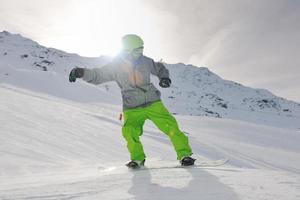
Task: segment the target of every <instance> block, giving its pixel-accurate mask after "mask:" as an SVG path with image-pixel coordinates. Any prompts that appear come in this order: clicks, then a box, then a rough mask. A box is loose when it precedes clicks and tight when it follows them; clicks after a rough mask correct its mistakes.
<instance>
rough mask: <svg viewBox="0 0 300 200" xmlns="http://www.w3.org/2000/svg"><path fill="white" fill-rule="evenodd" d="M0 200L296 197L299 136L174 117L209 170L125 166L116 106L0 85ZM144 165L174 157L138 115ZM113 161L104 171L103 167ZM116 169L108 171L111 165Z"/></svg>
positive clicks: (238, 124)
mask: <svg viewBox="0 0 300 200" xmlns="http://www.w3.org/2000/svg"><path fill="white" fill-rule="evenodd" d="M0 92H1V98H0V111H1V112H0V113H1V118H0V124H1V134H0V141H1V145H0V156H1V159H0V171H1V174H0V180H1V181H0V199H186V198H190V199H199V198H201V199H208V200H211V199H230V200H233V199H270V200H271V199H295V200H296V199H298V198H299V195H300V191H299V187H300V176H299V173H300V148H299V145H298V142H299V139H300V135H299V132H297V131H295V130H288V129H281V128H276V127H269V126H264V125H257V124H252V123H246V122H243V121H237V120H230V119H218V118H206V117H199V116H177V119H178V121H179V124H180V125H181V129H182V130H184V131H185V132H187V133H188V135H189V138H190V141H191V145H192V147H193V150H194V155H195V157H196V158H197V159H198V161H201V160H215V159H220V158H229V159H230V162H229V164H227V165H225V166H221V167H216V168H212V169H209V168H208V169H205V168H204V169H196V168H195V169H193V168H189V169H181V168H174V169H158V170H142V171H136V172H135V171H128V170H127V169H126V168H125V167H122V166H123V165H124V163H126V161H128V159H129V158H128V154H127V151H126V145H125V143H124V140H123V138H122V136H121V133H120V129H121V122H120V121H118V119H117V114H116V113H117V111H118V109H119V108H118V106H114V105H108V104H104V105H102V104H87V103H82V102H73V101H70V100H66V99H62V98H57V97H53V96H50V95H45V94H41V93H36V92H33V91H28V90H24V89H20V88H17V87H14V86H11V85H6V84H1V86H0ZM142 141H143V143H144V146H145V151H146V153H147V156H148V159H147V165H149V166H153V165H156V166H157V165H158V166H159V165H164V164H171V165H174V164H176V163H177V161H176V155H175V153H174V151H173V149H172V147H171V145H170V142H169V140H168V138H167V137H166V136H165V135H163V134H162V133H160V132H159V131H158V130H157V129H156V128H155V127H154V125H153V124H152V123H149V122H147V124H146V127H145V133H144V135H143V137H142ZM110 167H112V168H110ZM114 167H117V168H114Z"/></svg>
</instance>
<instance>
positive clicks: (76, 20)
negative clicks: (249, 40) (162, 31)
mask: <svg viewBox="0 0 300 200" xmlns="http://www.w3.org/2000/svg"><path fill="white" fill-rule="evenodd" d="M80 2H81V3H79V1H73V3H72V5H70V6H69V13H68V14H69V15H71V16H72V17H69V18H68V17H67V18H66V19H63V21H64V24H67V26H64V27H61V28H62V29H63V31H64V32H66V33H67V35H68V37H69V39H67V41H69V42H68V43H67V41H66V40H64V43H65V44H66V45H67V46H68V49H70V48H73V49H78V48H76V45H78V44H76V42H75V41H76V38H77V41H78V43H80V50H79V54H81V55H84V56H99V55H109V56H114V55H116V54H117V53H118V52H119V51H120V50H121V37H122V36H123V35H125V34H128V33H135V34H139V35H141V36H142V37H143V38H145V35H146V34H148V33H147V32H148V29H149V27H151V26H152V24H154V23H153V22H152V21H153V20H152V19H151V18H150V17H149V18H148V19H147V18H146V19H145V18H144V19H143V20H141V19H140V18H141V15H143V14H144V13H145V8H143V6H141V5H140V4H139V2H138V1H137V0H131V1H130V2H129V1H126V0H110V1H109V0H103V1H99V0H97V1H87V2H83V1H80ZM145 33H146V34H145ZM72 38H73V39H72ZM61 40H63V39H61ZM60 46H62V45H60Z"/></svg>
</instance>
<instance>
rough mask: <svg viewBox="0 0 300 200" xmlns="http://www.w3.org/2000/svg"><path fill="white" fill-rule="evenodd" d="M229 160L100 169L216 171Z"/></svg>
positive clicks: (107, 170) (102, 169)
mask: <svg viewBox="0 0 300 200" xmlns="http://www.w3.org/2000/svg"><path fill="white" fill-rule="evenodd" d="M228 161H229V159H220V160H212V161H201V162H197V161H196V164H195V165H191V166H182V165H179V164H177V165H176V164H173V163H164V162H163V161H162V162H161V163H158V162H156V164H155V165H154V164H151V163H149V164H148V165H146V166H143V167H140V168H136V169H130V168H127V167H126V166H111V167H106V168H103V167H99V168H98V169H99V170H100V172H109V171H114V170H117V169H126V168H127V169H128V170H130V171H139V170H159V169H190V168H191V169H193V168H202V169H214V168H216V167H219V166H222V165H225V164H226V163H227V162H228Z"/></svg>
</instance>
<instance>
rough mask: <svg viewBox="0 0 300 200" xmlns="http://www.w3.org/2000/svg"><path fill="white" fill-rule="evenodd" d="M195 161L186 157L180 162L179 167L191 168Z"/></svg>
mask: <svg viewBox="0 0 300 200" xmlns="http://www.w3.org/2000/svg"><path fill="white" fill-rule="evenodd" d="M195 160H196V159H195V158H192V157H190V156H186V157H183V158H182V159H181V160H180V163H181V166H191V165H194V163H195Z"/></svg>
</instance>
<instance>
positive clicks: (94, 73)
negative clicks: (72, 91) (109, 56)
mask: <svg viewBox="0 0 300 200" xmlns="http://www.w3.org/2000/svg"><path fill="white" fill-rule="evenodd" d="M76 78H82V79H83V80H84V81H87V82H89V83H92V84H95V85H98V84H101V83H104V82H108V81H114V80H115V70H114V65H113V64H112V63H109V64H107V65H105V66H103V67H101V68H94V69H87V68H74V69H72V71H71V73H70V75H69V80H70V82H75V81H76Z"/></svg>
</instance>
